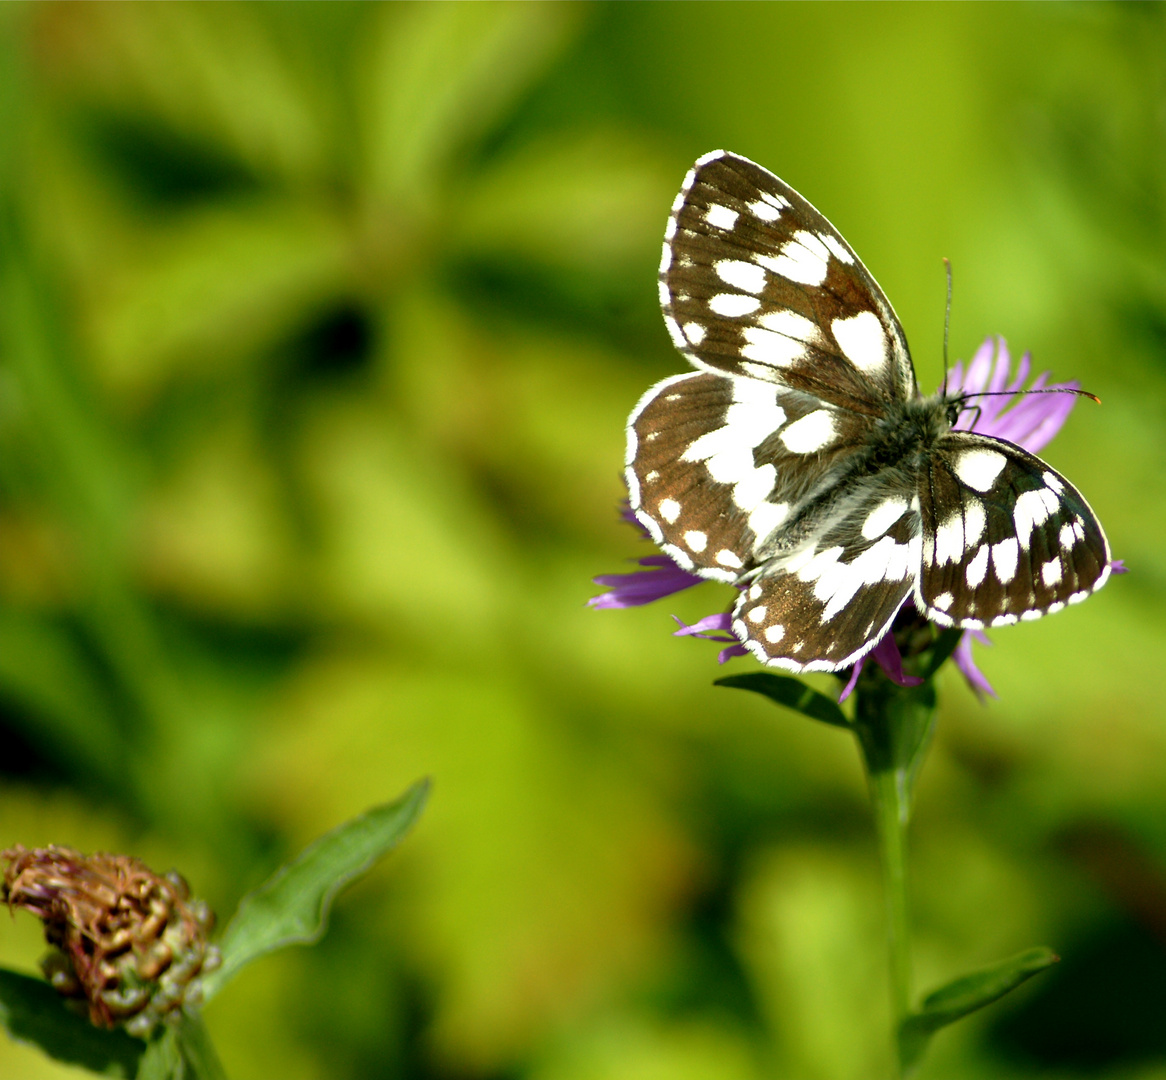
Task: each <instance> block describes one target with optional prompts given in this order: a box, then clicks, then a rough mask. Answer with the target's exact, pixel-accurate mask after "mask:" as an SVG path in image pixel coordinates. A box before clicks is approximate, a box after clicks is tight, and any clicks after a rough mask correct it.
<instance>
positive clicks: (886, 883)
mask: <svg viewBox="0 0 1166 1080" xmlns="http://www.w3.org/2000/svg"><path fill="white" fill-rule="evenodd" d="M869 779H870V790H871V800H872V802H873V803H874V814H875V827H876V829H877V830H878V839H879V861H880V862H881V864H882V871H883V894H884V899H885V902H886V909H887V947H888V952H889V959H890V978H891V1007H892V1008H891V1012H892V1016H891V1025H892V1027H891V1032H892V1044H893V1047H894V1051H895V1062H896V1064H895V1071H896V1074H897V1075H898V1076H902V1075H903V1068H902V1067H903V1063H902V1061H901V1060H900V1055H899V1031H900V1030H901V1026H902V1023H903V1021H904V1020H905V1019H906V1018H907V1016H908V1015H909V1014H910V1012H911V925H910V917H909V908H908V904H907V807H906V805H905V801H904V795H905V792H904V791H903V789H902V785H901V783H900V782H899V780H900V777H899V776H898V775H897V774H896V770H894V769H882V770H879V771H877V772H871V773H870V776H869Z"/></svg>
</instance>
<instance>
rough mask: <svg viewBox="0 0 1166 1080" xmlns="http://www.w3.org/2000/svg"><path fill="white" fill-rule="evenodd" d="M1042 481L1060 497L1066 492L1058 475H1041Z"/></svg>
mask: <svg viewBox="0 0 1166 1080" xmlns="http://www.w3.org/2000/svg"><path fill="white" fill-rule="evenodd" d="M1041 479H1042V480H1043V481H1044V482H1045V487H1047V488H1049V489H1050V490H1052V491H1055V492H1056V493H1057V494H1058V495H1060V494H1061V492H1063V491H1064V490H1065V485H1064V484H1063V483H1061V478H1060V477H1059V476H1057V474H1056V473H1052V472H1045V473H1041Z"/></svg>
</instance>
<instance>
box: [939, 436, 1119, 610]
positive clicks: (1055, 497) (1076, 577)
mask: <svg viewBox="0 0 1166 1080" xmlns="http://www.w3.org/2000/svg"><path fill="white" fill-rule="evenodd" d="M919 489H920V490H919V497H920V504H921V510H922V515H923V535H924V537H925V539H924V544H923V552H922V556H923V566H922V573H921V575H920V578H919V590H918V594H917V598H916V602H917V604H918V606H919V607H920V610H923V611H926V613H927V617H928V618H929V619H932V620H933V621H935V622H937V623H940V624H942V625H948V626H964V627H971V628H981V627H984V626H1005V625H1007V624H1009V623H1014V622H1018V621H1019V620H1021V619H1024V620H1028V619H1036V618H1039V617H1040V616H1041V615H1047V614H1050V613H1051V612H1054V611H1059V610H1061V608H1063V607H1064V606H1065V605H1066V604H1073V603H1078V602H1079V601H1081V600H1084V599H1085V597H1086V596H1088V595H1089V594H1090V593H1091V592H1095V591H1096V590H1097V589H1100V588H1101V586H1102V585H1104V584H1105V582H1106V581H1107V580H1108V578H1109V573H1110V552H1109V543H1108V541H1107V540H1106V538H1105V533H1104V532H1103V531H1102V529H1101V524H1100V522H1099V521H1098V520H1097V518H1096V516H1095V515H1094V513H1093V511H1092V510H1091V509H1090V508H1089V504H1088V503H1087V502H1086V501H1085V499H1084V498H1082V496H1081V494H1080V492H1078V491H1077V489H1076V488H1075V487H1073V485H1072V484H1070V483H1069V481H1068V480H1066V479H1065V478H1064V477H1063V476H1061V475H1060V473H1058V472H1056V471H1055V470H1054V469H1051V468H1050V467H1049V466H1048V465H1046V464H1045V463H1044V462H1043V461H1041V460H1040V458H1038V457H1036V456H1034V455H1033V454H1030V453H1028V452H1027V451H1026V450H1023V449H1021V448H1020V447H1019V446H1016V445H1014V444H1013V443H1009V442H1005V441H1003V440H1002V439H994V438H991V437H989V436H986V435H978V434H975V433H972V432H966V431H951V432H948V434H947V435H946V436H944V438H943V439H941V440H940V442H939V444H938V445H937V446H936V448H935V452H934V453H933V454H932V455H931V458H930V461H929V464H928V467H927V469H926V470H925V472H924V474H923V475H921V477H920V482H919Z"/></svg>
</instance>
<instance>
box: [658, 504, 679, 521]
mask: <svg viewBox="0 0 1166 1080" xmlns="http://www.w3.org/2000/svg"><path fill="white" fill-rule="evenodd" d="M656 509H657V510H658V511H659V512H660V516H661V517H662V518H663V519H664V520H665V521H666V522H668V524H669V525H675V524H676V519H677V518H678V517H680V503H678V502H677V501H676V500H675V499H661V500H660V502H659V504H658V505H657V507H656Z"/></svg>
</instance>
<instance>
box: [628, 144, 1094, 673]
mask: <svg viewBox="0 0 1166 1080" xmlns="http://www.w3.org/2000/svg"><path fill="white" fill-rule="evenodd" d="M660 299H661V305H662V307H663V310H664V318H665V323H666V325H667V327H668V330H669V333H670V335H671V336H672V339H673V341H674V343H675V344H676V346H677V347H678V348H679V349H680V350H681V352H682V353H683V354H684V355H685V357H686V358H687V359H688V360H689V362H690V363H691V364H692V365H693V367H695V368H696V369H697V370H696V371H695V372H692V373H689V374H685V375H679V376H673V377H671V378H669V379H665V380H664V381H663V382H661V383H659V384H657V385H656V386H654V387H652V388H651V389H650V390H649V391H648V393H647V394H646V395H645V396H644V397H643V398H642V399H641V401H640V403H639V404H638V405H637V407H636V409H635V410H634V411H633V413H632V415H631V418H630V420H629V424H628V453H627V469H626V478H627V483H628V490H629V494H630V499H631V505H632V509H633V511H635V513H636V516H637V518H638V519H639V520H640V521H641V523H642V524H643V525H644V526H645V527H646V528H647V529H648V530H649V532H650V533H651V534H652V536H653V537H654V539H655V540H656V541H657V543H658V544H660V546H661V547H662V548H663V549H664V550H665V551H666V552H667V553H668V554H669V555H670V556H671V557H672V558H673V559H674V560H675V561H676V562H677V563H678V564H679V565H681V566H682V567H684V568H685V569H688V570H691V571H692V572H694V573H696V574H699V575H701V576H704V577H708V578H711V579H714V580H720V581H726V582H730V583H732V584H734V585H737V586H738V587H739V589H740V590H741V593H740V597H739V599H738V602H737V604H736V606H735V609H734V617H733V629H734V632H735V634H736V635H737V636H738V637H739V638H740V639H741V640H742V642H743V643H744V644H745V645H746V646H747V647H748V648H749V649H750V651H752V652H753V653H754V654H755V655H756V656H757V657H758V658H759V659H761V660H762V661H763V662H765V663H767V664H771V665H774V666H778V667H784V668H787V669H790V670H795V671H805V670H837V669H839V668H843V667H847V666H849V665H851V664H853V663H855V662H856V661H857V660H858V659H860V658H861V657H862V656H863V655H865V654H866V653H867V652H869V651H870V649H872V648H873V647H874V645H875V644H876V643H877V642H878V640H879V638H880V637H881V636H882V635H883V634H884V633H885V632H886V631H887V629H888V628H889V626H890V624H891V621H892V620H893V618H894V616H895V614H896V612H897V611H898V610H899V608H900V607H901V606H902V604H903V603H904V602H905V601H906V600H908V599H911V600H912V602H913V603H914V604H915V606H916V607H917V608H918V609H919V610H920V611H922V612H924V613H926V615H927V616H928V617H929V618H931V619H932V620H933V621H935V622H938V623H940V624H942V625H957V626H966V627H972V628H981V627H983V626H986V625H1003V624H1005V623H1009V622H1016V621H1019V620H1020V619H1028V618H1035V617H1037V616H1039V615H1041V614H1046V613H1048V612H1051V611H1055V610H1059V608H1061V607H1064V606H1065V604H1066V603H1072V602H1075V601H1077V600H1079V599H1083V598H1084V596H1086V595H1087V594H1088V593H1089V592H1091V591H1093V590H1095V589H1096V588H1099V587H1100V586H1101V585H1102V584H1104V582H1105V579H1106V578H1107V577H1108V574H1109V549H1108V545H1107V543H1106V540H1105V536H1104V533H1103V532H1102V530H1101V527H1100V525H1099V524H1098V522H1097V519H1096V517H1095V516H1094V515H1093V513H1092V511H1091V510H1090V509H1089V507H1088V505H1087V504H1086V503H1085V500H1084V499H1083V498H1082V497H1081V496H1080V494H1079V493H1078V492H1077V491H1076V490H1075V489H1074V488H1073V487H1072V485H1070V484H1069V482H1068V481H1067V480H1065V478H1064V477H1062V476H1060V475H1059V474H1057V473H1056V472H1055V471H1054V470H1052V469H1050V468H1049V466H1047V465H1046V464H1045V463H1044V462H1042V461H1040V459H1039V458H1036V457H1035V456H1033V455H1031V454H1029V453H1027V452H1026V451H1025V450H1023V449H1022V448H1021V447H1020V446H1017V445H1015V444H1013V443H1010V442H1006V441H1004V440H1002V439H995V438H992V437H990V436H986V435H981V434H977V433H974V432H972V431H969V430H966V429H960V428H959V427H958V426H957V425H958V424H959V423H960V418H961V414H962V413H963V412H964V411H965V410H966V409H967V408H968V405H967V401H966V399H965V397H964V396H963V395H961V394H960V393H958V392H957V393H949V394H943V393H940V394H936V395H933V396H930V397H924V396H922V395H920V393H919V391H918V387H917V385H916V381H915V373H914V369H913V367H912V364H911V358H910V354H909V352H908V349H907V342H906V338H905V335H904V334H903V331H902V327H901V326H900V324H899V322H898V319H897V318H896V317H895V314H894V311H893V309H892V308H891V305H890V303H889V302H888V301H887V299H886V297H885V296H884V295H883V293H882V291H881V290H880V289H879V287H878V285H877V284H876V283H875V281H874V278H873V277H871V275H870V274H869V272H868V271H867V270H866V268H865V267H864V266H863V265H862V263H861V262H860V261H859V260H858V257H857V256H856V255H855V254H854V252H853V251H852V250H851V249H850V247H849V246H848V245H847V244H846V242H845V241H844V240H843V239H842V237H841V236H840V235H839V234H838V232H837V230H836V229H834V227H833V226H832V225H830V223H829V222H828V221H827V220H826V219H825V218H824V217H823V216H822V215H821V214H820V213H818V211H817V210H815V209H814V208H813V207H812V206H811V205H810V204H809V203H808V202H806V201H805V200H804V199H802V197H801V196H800V195H798V194H797V193H796V192H795V191H793V189H792V188H790V187H789V186H788V185H786V184H784V183H783V182H782V181H780V180H779V179H777V177H775V176H773V175H772V174H771V173H769V172H768V171H766V170H765V169H763V168H761V167H760V166H759V165H756V164H754V163H753V162H751V161H748V160H747V159H745V158H741V157H737V156H736V155H732V154H727V153H725V152H723V151H717V152H714V153H713V154H708V155H705V157H703V158H701V159H700V160H699V161H698V162H697V164H696V166H695V167H694V169H693V170H692V171H691V172H690V173H689V175H688V177H686V179H685V183H684V186H683V187H682V189H681V192H680V195H679V196H678V197H677V200H676V202H675V203H674V205H673V210H672V215H671V217H670V219H669V223H668V228H667V230H666V233H665V242H664V247H663V253H662V259H661V265H660Z"/></svg>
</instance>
